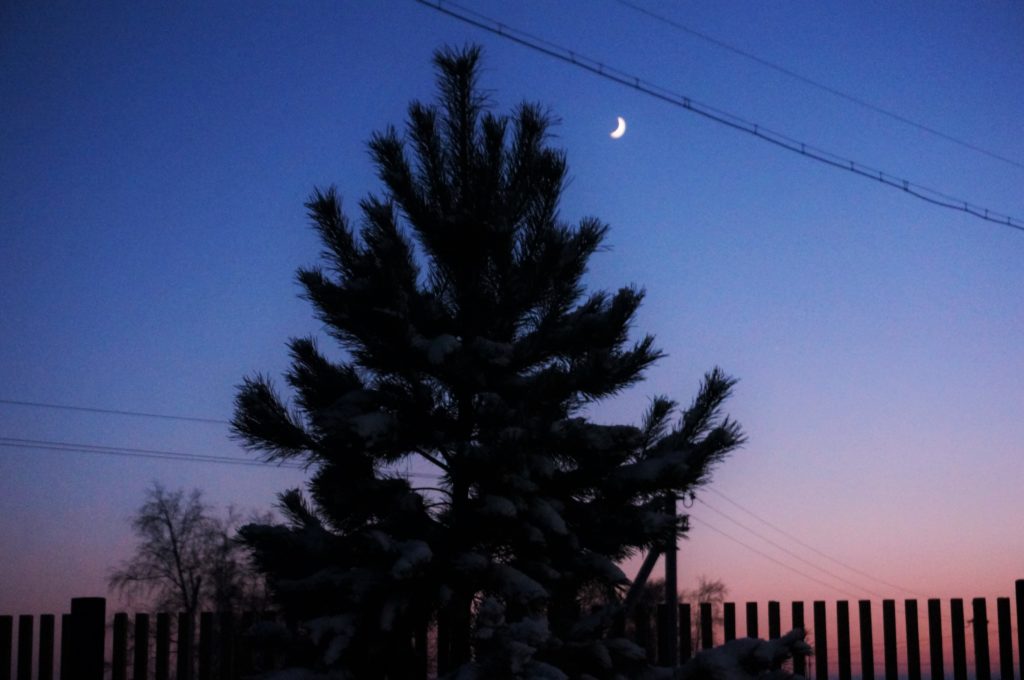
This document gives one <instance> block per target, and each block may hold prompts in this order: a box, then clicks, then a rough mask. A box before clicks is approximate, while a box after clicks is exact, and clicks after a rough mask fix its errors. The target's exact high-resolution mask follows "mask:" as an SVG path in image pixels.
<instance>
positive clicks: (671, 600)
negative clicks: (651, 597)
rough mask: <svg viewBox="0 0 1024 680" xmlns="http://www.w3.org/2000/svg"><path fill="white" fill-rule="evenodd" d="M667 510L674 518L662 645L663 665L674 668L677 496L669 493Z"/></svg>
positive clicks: (676, 643) (668, 546) (668, 543)
mask: <svg viewBox="0 0 1024 680" xmlns="http://www.w3.org/2000/svg"><path fill="white" fill-rule="evenodd" d="M665 502H666V508H665V510H666V511H667V512H668V514H669V515H670V516H671V517H672V533H671V535H670V536H669V537H668V540H667V541H666V543H665V615H664V616H665V618H664V621H663V623H662V625H663V626H664V629H665V630H664V633H663V634H662V636H661V638H662V639H661V643H662V644H664V645H666V648H665V653H664V655H663V657H662V658H663V659H664V661H663V663H665V664H666V665H668V666H670V667H672V668H674V667H675V666H676V665H677V663H678V661H679V584H678V581H677V574H676V550H677V545H676V531H675V522H676V495H675V494H674V493H669V494H668V497H667V498H666V499H665Z"/></svg>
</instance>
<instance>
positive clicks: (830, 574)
mask: <svg viewBox="0 0 1024 680" xmlns="http://www.w3.org/2000/svg"><path fill="white" fill-rule="evenodd" d="M697 502H698V503H700V504H701V505H703V506H705V507H706V508H708V509H710V510H711V511H712V512H715V513H718V514H719V515H721V516H722V517H724V518H725V519H727V520H729V521H730V522H732V523H733V524H735V525H736V526H738V527H740V528H741V529H744V530H746V531H748V532H750V533H752V534H753V535H754V536H757V537H758V538H760V539H761V540H762V541H764V542H765V543H767V544H769V545H771V546H773V547H775V548H777V549H778V550H781V551H782V552H784V553H786V554H787V555H789V556H790V557H792V558H793V559H795V560H798V561H800V562H803V563H804V564H806V565H807V566H809V567H811V568H813V569H817V570H818V571H820V572H822V573H824V574H827V575H828V576H830V577H832V578H834V579H836V580H837V581H842V582H843V583H845V584H847V585H850V586H853V587H854V588H857V589H858V590H863V591H864V592H865V593H868V594H870V595H874V596H875V597H878V598H884V597H885V595H883V594H882V593H879V592H876V591H874V590H871V589H870V588H865V587H864V586H862V585H860V584H858V583H854V582H853V581H850V580H849V579H846V578H843V577H842V576H839V575H838V574H834V573H832V572H831V571H829V570H828V569H825V568H824V567H819V566H818V565H816V564H814V563H813V562H811V561H810V560H806V559H804V558H803V557H801V556H800V555H797V554H796V553H795V552H793V551H792V550H789V549H788V548H786V547H784V546H781V545H779V544H778V543H776V542H775V541H773V540H771V539H770V538H765V537H764V536H762V535H761V534H759V533H757V532H756V531H754V530H753V529H751V528H750V527H748V526H746V525H745V524H743V523H742V522H740V521H739V520H737V519H735V518H733V517H730V516H729V515H727V514H725V513H724V512H722V511H721V510H719V509H718V508H716V507H714V506H713V505H711V504H710V503H708V502H706V501H704V500H702V499H700V498H698V499H697Z"/></svg>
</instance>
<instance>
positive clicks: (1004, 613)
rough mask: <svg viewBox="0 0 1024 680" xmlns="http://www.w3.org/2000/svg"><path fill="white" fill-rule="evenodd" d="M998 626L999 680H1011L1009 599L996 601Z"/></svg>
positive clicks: (1011, 640) (1011, 647)
mask: <svg viewBox="0 0 1024 680" xmlns="http://www.w3.org/2000/svg"><path fill="white" fill-rule="evenodd" d="M996 619H997V621H998V624H999V680H1013V635H1012V631H1011V630H1010V598H1008V597H1000V598H997V599H996Z"/></svg>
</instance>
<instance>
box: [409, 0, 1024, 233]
mask: <svg viewBox="0 0 1024 680" xmlns="http://www.w3.org/2000/svg"><path fill="white" fill-rule="evenodd" d="M415 1H416V2H418V3H419V4H421V5H425V6H426V7H430V8H431V9H433V10H436V11H438V12H441V13H442V14H446V15H448V16H450V17H453V18H455V19H458V20H459V21H462V22H464V23H467V24H469V25H471V26H476V27H477V28H480V29H483V30H485V31H488V32H489V33H493V34H494V35H497V36H500V37H502V38H505V39H506V40H510V41H512V42H515V43H517V44H519V45H522V46H524V47H528V48H530V49H532V50H534V51H536V52H540V53H541V54H545V55H547V56H549V57H553V58H555V59H559V60H561V61H564V62H566V63H569V64H572V65H573V66H576V67H578V68H582V69H584V70H586V71H590V72H591V73H594V74H595V75H598V76H601V77H602V78H605V79H607V80H611V81H612V82H615V83H618V84H620V85H625V86H626V87H630V88H633V89H634V90H637V91H638V92H642V93H644V94H646V95H649V96H651V97H654V98H655V99H660V100H661V101H664V102H667V103H669V104H672V105H673V106H678V107H680V108H682V109H685V110H687V111H690V112H691V113H695V114H697V115H699V116H703V117H704V118H707V119H709V120H712V121H714V122H716V123H719V124H721V125H725V126H727V127H730V128H733V129H734V130H738V131H740V132H745V133H747V134H749V135H752V136H754V137H757V138H758V139H760V140H762V141H765V142H768V143H770V144H774V145H775V146H778V147H780V148H783V149H786V150H788V151H792V152H793V153H798V154H800V155H801V156H806V157H807V158H810V159H811V160H814V161H817V162H819V163H824V164H825V165H829V166H831V167H834V168H837V169H839V170H845V171H847V172H850V173H853V174H855V175H859V176H861V177H865V178H867V179H870V180H873V181H875V182H878V183H880V184H884V185H886V186H889V187H892V188H894V189H900V190H902V191H903V192H904V193H906V194H908V195H910V196H913V197H914V198H918V199H920V200H922V201H925V202H927V203H931V204H933V205H936V206H939V207H942V208H948V209H950V210H956V211H959V212H963V213H966V214H968V215H971V216H972V217H976V218H978V219H981V220H985V221H987V222H992V223H995V224H1000V225H1003V226H1006V227H1010V228H1011V229H1016V230H1018V231H1024V220H1021V219H1019V218H1016V217H1012V216H1010V215H1006V214H1004V213H999V212H996V211H994V210H990V209H988V208H984V207H982V206H978V205H974V204H973V203H970V202H968V201H965V200H963V199H960V198H956V197H954V196H950V195H948V194H945V193H942V192H941V191H937V190H935V189H931V188H929V187H926V186H924V185H922V184H917V183H915V182H911V181H909V180H906V179H903V178H900V177H897V176H895V175H892V174H890V173H887V172H884V171H883V170H879V169H877V168H873V167H871V166H868V165H864V164H863V163H859V162H857V161H854V160H852V159H849V158H845V157H843V156H839V155H838V154H834V153H831V152H829V151H825V150H824V149H819V148H818V147H815V146H812V145H810V144H807V143H804V142H801V141H800V140H797V139H794V138H792V137H789V136H787V135H784V134H782V133H780V132H775V131H773V130H770V129H768V128H765V127H763V126H761V125H758V124H756V123H751V122H749V121H747V120H745V119H743V118H740V117H739V116H735V115H733V114H731V113H728V112H726V111H723V110H721V109H716V108H714V107H712V106H709V105H707V104H702V103H700V102H697V101H695V100H693V99H691V98H690V97H687V96H684V95H681V94H678V93H675V92H673V91H671V90H668V89H666V88H663V87H661V86H659V85H655V84H653V83H650V82H647V81H645V80H643V79H641V78H640V77H638V76H635V75H632V74H629V73H626V72H625V71H621V70H619V69H616V68H613V67H610V66H607V65H605V64H604V63H603V62H600V61H597V60H595V59H591V58H589V57H585V56H583V55H580V54H577V53H576V52H574V51H572V50H570V49H568V48H565V47H562V46H560V45H556V44H555V43H552V42H549V41H547V40H544V39H542V38H538V37H536V36H533V35H530V34H529V33H526V32H524V31H520V30H518V29H513V28H510V27H509V26H506V25H505V24H503V23H501V22H499V21H496V20H494V19H491V18H490V17H487V16H485V15H483V14H480V13H479V12H474V11H473V10H470V9H468V8H465V7H462V6H461V5H458V4H456V3H454V2H450V1H449V0H415ZM452 7H455V8H457V9H458V10H459V11H456V10H454V9H451V8H452ZM460 12H462V13H460ZM470 15H472V16H470ZM474 17H475V18H474Z"/></svg>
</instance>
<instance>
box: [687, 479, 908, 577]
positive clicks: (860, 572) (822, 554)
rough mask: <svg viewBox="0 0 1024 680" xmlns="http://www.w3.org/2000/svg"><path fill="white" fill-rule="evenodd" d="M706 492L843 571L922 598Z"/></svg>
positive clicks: (733, 503) (731, 501) (740, 506)
mask: <svg viewBox="0 0 1024 680" xmlns="http://www.w3.org/2000/svg"><path fill="white" fill-rule="evenodd" d="M707 490H708V491H710V492H712V493H713V494H715V495H716V496H718V497H719V498H721V499H722V500H724V501H725V502H726V503H729V504H730V505H733V506H734V507H736V508H737V509H739V510H741V511H743V512H745V513H746V514H748V515H750V516H751V517H753V518H754V519H756V520H757V521H758V522H761V523H762V524H764V525H765V526H767V527H769V528H771V529H774V530H775V531H777V532H779V533H780V534H782V535H783V536H785V537H786V538H788V539H790V540H791V541H793V542H795V543H797V544H799V545H800V546H802V547H804V548H806V549H808V550H810V551H811V552H813V553H815V554H816V555H819V556H820V557H824V558H825V559H826V560H828V561H830V562H833V563H835V564H838V565H839V566H841V567H843V568H845V569H849V570H850V571H852V572H854V573H856V574H859V575H860V576H863V577H864V578H867V579H871V580H872V581H874V582H875V583H879V584H881V585H883V586H887V587H889V588H894V589H896V590H902V591H903V592H905V593H910V594H911V595H916V596H917V597H924V595H922V594H921V593H918V592H915V591H913V590H911V589H910V588H905V587H903V586H898V585H896V584H894V583H889V582H888V581H883V580H882V579H880V578H878V577H876V576H872V575H871V574H869V573H867V572H865V571H861V570H860V569H857V568H856V567H854V566H851V565H849V564H847V563H846V562H843V561H842V560H838V559H836V558H834V557H832V556H830V555H827V554H825V553H823V552H822V551H820V550H818V549H817V548H815V547H814V546H812V545H808V544H807V543H805V542H804V541H802V540H800V539H799V538H797V537H796V536H794V535H793V534H791V533H789V532H788V531H786V530H784V529H781V528H780V527H778V526H776V525H775V524H772V523H771V522H769V521H768V520H766V519H764V518H763V517H761V516H760V515H758V514H757V513H755V512H754V511H752V510H749V509H747V508H745V507H743V506H742V505H740V504H739V503H737V502H736V501H734V500H732V499H731V498H729V497H728V496H726V495H725V494H724V493H722V492H721V491H718V490H716V489H714V488H712V487H708V488H707Z"/></svg>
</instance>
